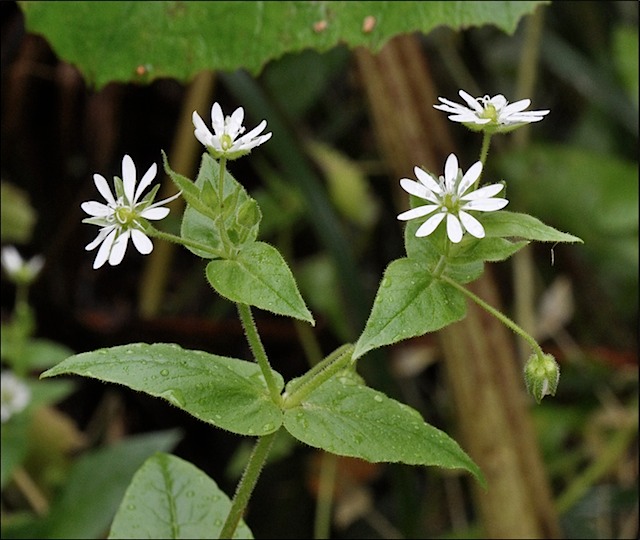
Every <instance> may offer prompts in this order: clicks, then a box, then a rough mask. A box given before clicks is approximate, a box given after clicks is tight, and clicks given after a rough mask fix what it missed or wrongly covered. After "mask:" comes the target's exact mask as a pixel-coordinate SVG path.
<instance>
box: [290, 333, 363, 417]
mask: <svg viewBox="0 0 640 540" xmlns="http://www.w3.org/2000/svg"><path fill="white" fill-rule="evenodd" d="M353 348H354V347H353V345H352V344H347V345H343V346H342V347H339V348H338V349H336V350H335V351H334V352H333V353H331V354H330V355H329V356H328V357H327V358H325V359H324V360H323V361H322V362H320V363H319V364H316V365H315V366H313V367H312V368H311V369H310V370H309V371H308V372H307V373H305V374H304V375H303V376H302V377H301V378H300V380H298V381H296V384H295V385H294V386H293V390H292V391H291V390H290V393H289V395H288V396H286V397H285V399H284V403H283V404H282V408H283V409H291V408H293V407H296V406H298V405H300V403H301V402H302V400H304V398H306V397H307V396H308V395H309V394H311V392H313V391H314V390H315V389H316V388H318V387H319V386H320V385H321V384H323V383H325V382H326V381H328V380H329V379H330V378H331V377H333V376H334V375H335V374H336V373H338V372H339V371H342V370H343V369H344V368H346V367H347V366H348V365H349V363H350V362H351V355H352V354H353Z"/></svg>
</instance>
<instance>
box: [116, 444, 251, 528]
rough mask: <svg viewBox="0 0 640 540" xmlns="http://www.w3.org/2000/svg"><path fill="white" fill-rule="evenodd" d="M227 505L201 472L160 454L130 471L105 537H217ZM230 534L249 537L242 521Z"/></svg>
mask: <svg viewBox="0 0 640 540" xmlns="http://www.w3.org/2000/svg"><path fill="white" fill-rule="evenodd" d="M230 509H231V501H230V500H229V497H227V495H226V494H225V493H224V492H223V491H222V490H221V489H220V488H219V487H218V485H217V484H216V483H215V482H214V481H213V480H212V479H211V478H209V477H208V476H207V475H206V474H205V473H204V472H202V471H201V470H200V469H198V468H197V467H195V466H194V465H192V464H191V463H189V462H187V461H184V460H183V459H180V458H178V457H176V456H172V455H171V454H165V453H160V452H159V453H156V454H155V455H153V456H151V457H150V458H149V459H147V461H145V463H144V465H143V466H142V467H141V468H140V469H139V470H138V472H136V474H135V475H134V477H133V480H132V481H131V484H130V485H129V487H128V488H127V492H126V493H125V496H124V499H122V503H121V504H120V508H119V510H118V512H117V514H116V517H115V518H114V520H113V524H112V526H111V532H110V533H109V538H218V536H219V534H220V531H221V530H222V524H223V523H224V521H225V519H226V517H227V515H228V514H229V510H230ZM158 516H162V518H163V519H158ZM234 538H253V534H252V533H251V531H250V530H249V528H248V527H247V526H246V524H245V523H244V521H241V522H240V523H239V525H238V528H237V529H236V532H235V534H234Z"/></svg>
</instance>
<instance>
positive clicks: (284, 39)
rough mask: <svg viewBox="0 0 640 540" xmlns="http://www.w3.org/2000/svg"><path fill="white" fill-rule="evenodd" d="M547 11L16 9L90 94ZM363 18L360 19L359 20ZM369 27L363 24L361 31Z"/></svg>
mask: <svg viewBox="0 0 640 540" xmlns="http://www.w3.org/2000/svg"><path fill="white" fill-rule="evenodd" d="M541 3H546V2H537V1H526V2H509V1H504V2H502V1H496V2H466V1H465V2H462V1H441V2H335V1H320V2H305V1H296V2H289V1H288V2H228V1H216V2H20V4H19V5H20V6H21V7H22V9H23V11H24V14H25V19H26V28H27V30H28V31H29V32H35V33H39V34H43V35H44V36H45V37H46V38H47V40H48V41H49V42H50V43H51V45H52V47H53V49H54V50H55V51H56V53H57V54H58V55H59V56H60V58H62V59H63V60H66V61H68V62H70V63H72V64H75V65H76V66H78V67H79V68H80V70H81V71H82V73H83V74H84V76H85V77H86V78H87V80H88V81H89V82H90V83H91V84H95V85H96V86H97V87H98V88H100V87H102V86H104V85H105V84H106V83H108V82H110V81H123V82H128V81H149V80H152V79H155V78H157V77H175V78H177V79H180V80H183V81H186V80H188V79H190V78H191V77H193V76H194V75H195V74H196V73H198V72H199V71H202V70H205V69H210V70H222V71H234V70H236V69H238V68H245V69H247V70H248V71H249V72H251V73H253V74H254V75H255V74H257V73H258V72H259V71H260V70H261V69H262V67H263V66H264V65H265V63H266V62H268V61H269V60H272V59H275V58H278V57H280V56H282V55H283V54H285V53H288V52H295V51H302V50H304V49H307V48H313V49H316V50H319V51H326V50H328V49H330V48H332V47H334V46H336V45H337V44H339V43H345V44H347V45H348V46H350V47H357V46H361V45H363V46H366V47H369V48H371V49H372V50H374V51H377V50H379V49H380V47H381V46H382V45H383V44H384V43H385V42H386V41H387V40H389V39H390V38H392V37H393V36H394V35H397V34H400V33H410V32H415V31H420V32H423V33H428V32H430V31H431V30H432V29H434V28H436V27H438V26H441V25H444V26H448V27H450V28H456V29H462V28H467V27H469V26H474V25H475V26H480V25H483V24H495V25H496V26H497V27H498V28H500V29H502V30H504V31H506V32H510V33H511V32H513V31H514V30H515V28H516V25H517V24H518V21H519V20H520V18H521V17H522V16H524V15H526V14H528V13H531V12H532V11H533V10H534V9H535V7H536V6H537V5H538V4H541ZM367 17H369V19H367ZM365 20H366V21H371V22H365Z"/></svg>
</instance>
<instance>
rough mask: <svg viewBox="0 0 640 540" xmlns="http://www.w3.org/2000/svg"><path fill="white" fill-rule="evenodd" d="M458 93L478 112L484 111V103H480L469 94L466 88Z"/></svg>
mask: <svg viewBox="0 0 640 540" xmlns="http://www.w3.org/2000/svg"><path fill="white" fill-rule="evenodd" d="M458 95H459V96H460V97H461V98H462V99H464V100H465V101H466V102H467V105H469V107H470V108H471V109H472V110H473V111H475V112H476V113H481V112H482V111H483V107H482V105H480V103H478V100H477V99H475V98H474V97H473V96H472V95H470V94H467V92H465V91H464V90H460V91H459V92H458Z"/></svg>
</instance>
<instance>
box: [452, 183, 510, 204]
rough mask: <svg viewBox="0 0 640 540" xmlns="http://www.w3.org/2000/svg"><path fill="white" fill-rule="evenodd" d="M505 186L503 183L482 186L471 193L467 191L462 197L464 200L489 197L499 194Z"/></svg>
mask: <svg viewBox="0 0 640 540" xmlns="http://www.w3.org/2000/svg"><path fill="white" fill-rule="evenodd" d="M503 187H504V185H503V184H490V185H488V186H484V187H481V188H480V189H476V190H475V191H472V192H471V193H467V194H466V195H465V196H463V197H460V199H461V200H463V201H474V200H478V199H488V198H490V197H493V196H494V195H497V194H498V193H500V192H501V191H502V188H503Z"/></svg>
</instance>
